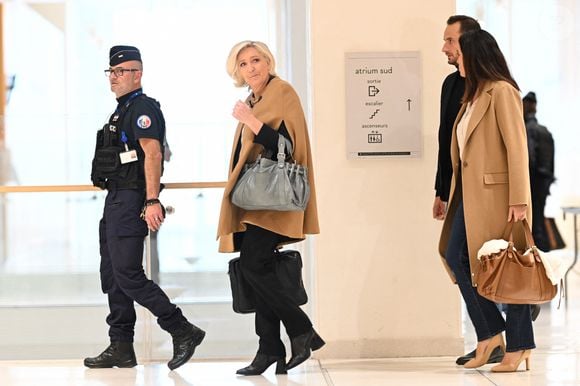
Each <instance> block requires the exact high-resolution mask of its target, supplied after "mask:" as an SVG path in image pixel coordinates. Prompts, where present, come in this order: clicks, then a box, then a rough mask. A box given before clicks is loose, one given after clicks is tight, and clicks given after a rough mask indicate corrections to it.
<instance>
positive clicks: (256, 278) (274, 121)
mask: <svg viewBox="0 0 580 386" xmlns="http://www.w3.org/2000/svg"><path fill="white" fill-rule="evenodd" d="M274 69H275V61H274V57H273V56H272V54H271V52H270V50H269V49H268V47H267V46H266V45H265V44H264V43H261V42H252V41H243V42H241V43H238V44H236V45H235V46H234V47H233V48H232V50H231V52H230V55H229V57H228V62H227V70H228V73H229V74H230V76H231V77H232V78H233V79H234V81H235V84H236V86H238V87H242V86H248V87H249V88H250V90H251V94H250V96H249V97H248V98H247V100H246V102H245V103H244V102H241V101H238V102H237V103H236V105H235V106H234V111H233V116H234V118H236V119H237V120H238V121H239V124H238V127H237V129H236V132H235V135H234V144H233V148H232V156H231V160H230V168H229V176H228V181H227V184H226V187H225V191H224V196H223V200H222V205H221V213H220V218H219V225H218V238H219V250H220V252H234V251H240V268H241V271H242V273H243V275H244V278H245V279H246V281H247V282H248V283H249V284H250V286H251V287H252V289H253V291H254V294H255V300H256V320H255V323H256V333H257V334H258V336H259V338H260V340H259V347H258V352H257V354H256V357H255V358H254V360H253V361H252V363H251V364H250V365H249V366H247V367H244V368H242V369H240V370H238V371H237V373H238V374H241V375H257V374H261V373H262V372H264V371H265V370H266V369H267V368H268V367H269V366H270V365H272V364H273V363H275V362H276V363H277V367H276V373H286V370H288V369H291V368H293V367H295V366H297V365H299V364H300V363H302V362H304V361H305V360H306V359H308V358H309V357H310V354H311V351H312V350H317V349H319V348H320V347H322V346H323V345H324V341H323V340H322V339H321V338H320V336H318V334H317V333H316V332H315V331H314V329H313V328H312V323H311V322H310V319H309V318H308V316H307V315H306V313H304V311H302V309H301V308H300V307H299V306H298V305H297V304H296V303H295V302H294V301H293V299H292V298H291V297H290V295H289V294H288V293H286V292H285V291H284V290H283V289H282V286H281V284H280V281H279V280H278V278H277V276H276V275H275V273H274V271H273V264H272V260H273V254H274V250H275V249H276V248H278V247H279V246H280V245H282V244H286V243H291V242H296V241H300V240H303V239H304V238H305V237H306V236H305V235H306V234H315V233H318V232H319V230H318V215H317V211H316V189H315V185H314V178H313V176H314V173H313V168H312V155H311V152H310V140H309V138H308V129H307V127H306V120H305V117H304V112H303V111H302V107H301V105H300V100H299V99H298V95H297V94H296V92H295V91H294V89H293V88H292V86H290V84H288V83H287V82H285V81H283V80H282V79H280V78H279V77H277V76H276V73H275V71H274ZM279 134H281V135H283V136H284V137H285V138H286V139H288V140H290V142H291V143H292V147H293V149H294V153H293V154H292V156H293V158H294V159H295V160H296V162H297V163H298V164H300V165H306V166H307V167H308V180H309V184H310V199H309V201H308V205H307V207H306V210H305V211H269V210H251V211H250V210H244V209H241V208H238V207H236V206H235V205H233V204H232V202H231V198H230V195H231V192H232V189H233V187H234V185H235V184H236V182H237V181H238V178H239V176H240V174H241V171H242V169H243V167H244V165H245V164H246V163H251V162H254V161H255V160H256V158H257V157H258V155H260V154H263V153H265V152H266V151H268V150H270V151H272V154H273V159H275V157H276V154H277V152H278V151H277V150H278V135H279ZM280 322H282V323H283V324H284V327H285V328H286V332H287V334H288V336H289V337H290V343H291V348H292V357H291V358H290V360H289V362H288V363H287V364H286V361H285V358H286V351H285V347H284V344H283V343H282V340H281V339H280Z"/></svg>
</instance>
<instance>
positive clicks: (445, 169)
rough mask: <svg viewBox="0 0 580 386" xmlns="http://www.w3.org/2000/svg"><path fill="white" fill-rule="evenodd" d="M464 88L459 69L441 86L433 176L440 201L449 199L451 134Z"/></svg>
mask: <svg viewBox="0 0 580 386" xmlns="http://www.w3.org/2000/svg"><path fill="white" fill-rule="evenodd" d="M464 90H465V79H463V78H462V77H461V76H460V75H459V71H455V72H454V73H452V74H449V75H448V76H447V77H446V78H445V80H444V81H443V86H442V87H441V111H440V114H439V154H438V156H437V175H436V177H435V195H436V196H439V197H440V198H441V200H442V201H445V202H447V201H448V200H449V190H450V189H451V176H452V174H453V169H452V167H451V134H452V130H453V124H454V123H455V118H456V117H457V113H459V109H460V108H461V98H462V97H463V92H464Z"/></svg>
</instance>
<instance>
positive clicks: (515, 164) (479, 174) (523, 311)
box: [439, 30, 535, 372]
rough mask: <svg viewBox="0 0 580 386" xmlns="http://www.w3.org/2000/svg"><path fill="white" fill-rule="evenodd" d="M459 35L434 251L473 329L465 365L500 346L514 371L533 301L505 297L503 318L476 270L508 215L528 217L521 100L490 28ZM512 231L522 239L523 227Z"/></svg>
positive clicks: (529, 342)
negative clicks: (458, 93)
mask: <svg viewBox="0 0 580 386" xmlns="http://www.w3.org/2000/svg"><path fill="white" fill-rule="evenodd" d="M459 43H460V47H461V52H460V56H459V60H458V63H459V69H460V72H461V75H462V76H465V78H466V89H465V94H464V96H463V106H462V108H461V110H460V111H459V114H458V116H457V119H456V121H455V126H454V130H453V137H452V144H451V158H452V165H453V181H452V185H451V192H452V193H451V195H450V201H449V210H448V214H447V216H446V218H445V222H444V224H443V231H442V234H441V241H440V245H439V251H440V253H441V256H442V257H443V261H444V263H445V266H446V268H447V270H448V272H449V273H450V275H451V277H452V279H453V280H454V281H455V282H456V283H457V284H458V286H459V289H460V291H461V295H462V296H463V299H464V300H465V304H466V308H467V311H468V314H469V317H470V319H471V321H472V322H473V325H474V327H475V331H476V334H477V340H478V344H477V348H476V356H475V358H474V359H472V360H470V361H468V362H467V363H466V364H465V367H467V368H476V367H480V366H482V365H484V364H486V363H487V361H488V359H489V356H490V355H491V352H492V351H493V350H494V349H495V348H496V347H498V346H499V347H501V348H502V349H504V350H505V351H506V355H505V356H504V359H503V360H502V363H501V364H499V365H497V366H495V367H494V368H492V371H498V372H506V371H515V370H516V369H517V367H518V365H519V364H520V363H521V362H522V361H523V360H525V361H526V365H528V362H529V355H530V350H531V349H533V348H535V343H534V336H533V330H532V320H531V314H530V306H529V305H509V306H508V311H507V319H506V320H504V318H503V317H502V315H501V312H500V311H499V310H498V308H497V306H496V304H495V303H493V302H491V301H489V300H487V299H485V298H483V297H482V296H480V295H479V294H478V293H477V289H476V287H475V282H474V275H475V273H476V272H477V269H478V266H479V264H478V262H477V251H478V250H479V248H480V247H481V246H482V244H483V243H484V242H485V241H487V240H490V239H501V238H502V236H503V233H504V230H505V228H506V225H507V222H508V221H520V220H523V219H524V218H527V219H528V220H529V221H531V206H530V205H531V204H530V182H529V181H530V180H529V172H528V152H527V140H526V129H525V126H524V122H523V118H522V117H523V114H522V103H521V98H520V95H519V88H518V86H517V83H516V82H515V80H513V78H512V76H511V74H510V72H509V69H508V67H507V63H506V62H505V59H504V57H503V54H502V53H501V51H500V49H499V47H498V45H497V42H496V41H495V39H494V38H493V36H491V35H490V34H489V33H488V32H487V31H483V30H482V31H472V32H467V33H465V34H463V35H462V36H461V38H460V40H459ZM520 228H521V227H519V226H515V227H514V229H520ZM515 238H516V240H515V241H516V245H517V246H519V247H522V246H523V245H522V242H523V241H522V240H523V231H522V232H521V234H519V235H515ZM504 330H505V331H506V340H507V348H506V346H505V344H504V342H503V337H502V332H503V331H504ZM528 367H529V366H527V368H528Z"/></svg>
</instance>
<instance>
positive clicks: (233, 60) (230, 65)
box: [226, 40, 276, 87]
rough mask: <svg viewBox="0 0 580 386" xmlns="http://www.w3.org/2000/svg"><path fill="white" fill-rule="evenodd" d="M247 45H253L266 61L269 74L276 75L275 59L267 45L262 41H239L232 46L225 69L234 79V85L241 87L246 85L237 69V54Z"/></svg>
mask: <svg viewBox="0 0 580 386" xmlns="http://www.w3.org/2000/svg"><path fill="white" fill-rule="evenodd" d="M248 47H254V48H255V49H256V50H257V51H258V52H259V53H260V54H261V55H262V56H263V57H264V59H265V60H266V62H267V63H268V72H269V73H270V75H273V76H275V75H276V61H275V60H274V55H272V53H271V52H270V49H269V48H268V46H267V45H266V44H264V43H262V42H256V41H252V40H244V41H243V42H239V43H238V44H236V45H234V46H233V47H232V49H231V51H230V54H229V55H228V60H227V63H226V70H227V72H228V75H229V76H231V78H232V79H233V80H234V85H235V86H236V87H243V86H246V85H247V84H246V81H244V78H243V77H242V76H241V75H240V73H239V71H238V70H239V67H238V55H239V54H240V52H242V50H244V49H246V48H248Z"/></svg>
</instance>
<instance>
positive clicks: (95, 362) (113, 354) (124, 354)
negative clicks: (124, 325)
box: [84, 342, 137, 369]
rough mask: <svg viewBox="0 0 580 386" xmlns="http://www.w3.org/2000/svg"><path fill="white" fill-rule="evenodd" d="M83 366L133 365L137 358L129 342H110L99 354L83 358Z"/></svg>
mask: <svg viewBox="0 0 580 386" xmlns="http://www.w3.org/2000/svg"><path fill="white" fill-rule="evenodd" d="M84 363H85V366H87V367H88V368H91V369H106V368H111V367H135V366H137V359H136V358H135V350H133V343H131V342H111V344H110V345H109V347H107V348H106V349H105V351H103V352H102V353H101V354H100V355H99V356H96V357H93V358H85V362H84Z"/></svg>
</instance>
